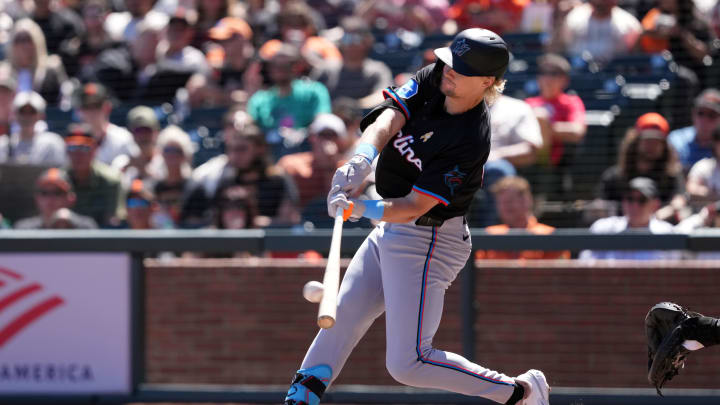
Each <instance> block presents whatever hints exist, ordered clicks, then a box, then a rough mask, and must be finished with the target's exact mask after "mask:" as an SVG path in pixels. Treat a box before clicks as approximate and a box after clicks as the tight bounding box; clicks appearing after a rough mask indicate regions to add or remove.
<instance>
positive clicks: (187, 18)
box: [157, 8, 209, 84]
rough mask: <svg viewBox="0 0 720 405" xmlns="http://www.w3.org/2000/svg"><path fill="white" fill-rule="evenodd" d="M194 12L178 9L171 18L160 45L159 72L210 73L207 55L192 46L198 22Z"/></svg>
mask: <svg viewBox="0 0 720 405" xmlns="http://www.w3.org/2000/svg"><path fill="white" fill-rule="evenodd" d="M193 11H194V10H185V9H183V8H178V10H177V11H176V12H175V14H174V15H173V16H172V17H170V21H168V25H167V28H166V30H165V36H164V37H163V38H162V40H161V41H160V43H159V44H158V49H157V54H158V61H157V69H158V72H162V71H171V72H192V73H203V74H207V73H208V72H209V67H208V64H207V61H206V60H205V55H204V54H203V53H202V52H201V51H200V50H199V49H197V48H195V47H193V46H191V43H192V39H193V36H194V35H195V23H196V21H197V15H196V14H194V13H193ZM183 84H184V83H183Z"/></svg>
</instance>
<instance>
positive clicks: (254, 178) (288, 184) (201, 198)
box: [181, 111, 299, 227]
mask: <svg viewBox="0 0 720 405" xmlns="http://www.w3.org/2000/svg"><path fill="white" fill-rule="evenodd" d="M224 139H225V152H226V153H225V154H223V155H220V156H217V157H215V158H213V159H210V160H209V161H207V162H206V163H204V164H203V165H202V166H199V167H198V168H196V169H195V170H194V171H193V174H192V177H191V179H190V184H189V186H188V190H189V193H188V197H187V199H186V201H185V205H184V207H183V214H182V219H181V222H182V223H183V225H184V226H185V227H197V226H207V225H209V223H210V220H209V219H210V216H211V211H210V208H211V207H210V206H209V205H210V204H211V202H212V199H213V198H214V196H215V193H216V192H217V189H218V185H219V184H220V183H221V181H223V180H224V181H228V180H227V179H233V178H235V179H236V180H235V182H236V184H239V185H246V186H248V187H251V188H252V189H253V192H254V193H255V194H256V196H257V199H258V213H259V215H260V217H258V223H257V225H258V226H269V225H292V224H296V223H297V222H298V221H299V214H298V211H297V190H296V188H295V185H294V184H293V183H292V179H291V178H290V177H288V176H282V175H279V174H277V173H275V172H274V171H273V170H272V167H271V165H270V163H269V159H268V150H267V145H266V142H265V136H264V134H263V132H262V131H261V130H260V128H259V127H258V126H257V125H255V124H254V123H253V121H252V119H251V118H250V116H249V115H248V114H247V113H246V112H244V111H236V112H234V113H231V115H230V116H229V117H228V119H227V124H226V127H225V129H224Z"/></svg>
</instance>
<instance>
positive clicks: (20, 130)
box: [0, 91, 66, 167]
mask: <svg viewBox="0 0 720 405" xmlns="http://www.w3.org/2000/svg"><path fill="white" fill-rule="evenodd" d="M12 110H13V113H14V115H15V123H16V124H17V125H15V126H14V127H15V128H17V130H15V131H13V132H12V133H11V134H10V136H9V137H6V136H3V137H0V163H2V162H8V163H15V164H25V165H39V166H52V167H62V166H64V165H65V162H66V157H65V145H64V144H63V140H62V138H61V137H60V135H58V134H56V133H53V132H48V131H46V130H41V128H44V127H46V125H45V123H44V122H41V121H42V120H43V119H44V118H45V100H44V99H43V98H42V96H41V95H40V94H38V93H36V92H34V91H25V92H20V93H18V94H17V95H16V96H15V99H14V100H13V103H12Z"/></svg>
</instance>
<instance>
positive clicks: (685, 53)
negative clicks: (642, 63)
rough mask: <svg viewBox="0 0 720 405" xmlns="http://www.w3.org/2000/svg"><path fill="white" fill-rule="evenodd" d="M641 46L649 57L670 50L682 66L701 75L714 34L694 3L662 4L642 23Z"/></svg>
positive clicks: (674, 0) (679, 0) (664, 1)
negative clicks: (649, 54) (651, 54)
mask: <svg viewBox="0 0 720 405" xmlns="http://www.w3.org/2000/svg"><path fill="white" fill-rule="evenodd" d="M642 26H643V29H644V33H643V36H642V38H641V39H640V46H641V48H642V50H643V51H645V52H648V53H658V52H662V51H664V50H669V51H670V53H671V54H672V56H673V59H674V60H675V61H676V62H677V63H678V64H680V65H682V66H686V67H688V68H689V69H691V70H693V71H696V72H701V71H702V69H704V68H705V66H706V62H707V60H706V58H709V52H710V46H709V45H710V43H711V42H712V40H713V39H714V37H715V36H714V34H713V32H712V31H711V29H710V26H709V24H708V22H707V20H706V19H705V17H704V16H703V15H701V14H700V12H699V11H698V9H697V7H695V4H694V3H693V2H692V1H687V0H658V2H657V7H655V8H653V9H652V10H650V11H649V12H648V13H647V14H646V15H645V17H644V18H643V19H642Z"/></svg>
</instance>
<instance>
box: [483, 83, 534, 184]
mask: <svg viewBox="0 0 720 405" xmlns="http://www.w3.org/2000/svg"><path fill="white" fill-rule="evenodd" d="M490 117H491V119H490V125H491V127H492V135H493V136H492V139H491V141H490V143H491V149H490V156H489V157H488V163H487V164H486V166H485V171H486V173H485V176H486V179H487V176H488V173H487V171H488V165H490V166H492V165H493V162H496V161H500V160H505V161H507V162H509V163H511V164H512V166H513V167H515V168H517V167H525V166H529V165H531V164H533V163H535V160H536V158H537V152H538V150H539V149H540V148H542V147H543V137H542V131H541V129H540V125H539V123H538V120H537V118H536V117H535V113H534V112H533V110H532V108H531V106H530V105H528V103H526V102H525V101H522V100H518V99H516V98H512V97H508V96H501V97H500V98H498V99H497V101H495V103H493V105H492V106H490ZM485 181H486V184H487V180H485ZM489 186H490V185H488V187H489Z"/></svg>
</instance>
